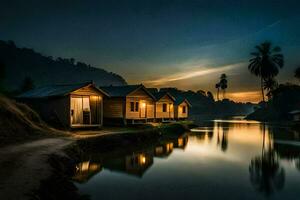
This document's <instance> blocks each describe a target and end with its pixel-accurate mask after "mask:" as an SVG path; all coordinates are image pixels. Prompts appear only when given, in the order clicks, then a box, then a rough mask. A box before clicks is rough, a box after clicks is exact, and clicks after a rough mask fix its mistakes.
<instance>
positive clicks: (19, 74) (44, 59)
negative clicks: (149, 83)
mask: <svg viewBox="0 0 300 200" xmlns="http://www.w3.org/2000/svg"><path fill="white" fill-rule="evenodd" d="M0 61H1V62H3V63H4V65H5V80H4V84H5V86H6V88H7V89H8V90H16V89H18V88H19V87H20V85H21V84H22V81H23V80H24V79H25V78H26V77H29V78H31V79H32V80H33V81H34V84H35V86H43V85H50V84H69V83H80V82H87V81H91V80H93V81H94V82H95V83H96V84H97V85H103V86H106V85H127V83H126V81H125V79H124V78H123V77H122V76H120V75H118V74H115V73H112V72H108V71H106V70H104V69H100V68H96V67H93V66H91V65H88V64H85V63H83V62H75V59H73V58H70V59H66V58H60V57H58V58H56V59H53V57H51V56H45V55H42V54H40V53H38V52H35V51H34V50H33V49H28V48H18V47H17V46H16V45H15V44H14V42H12V41H8V42H5V41H1V40H0Z"/></svg>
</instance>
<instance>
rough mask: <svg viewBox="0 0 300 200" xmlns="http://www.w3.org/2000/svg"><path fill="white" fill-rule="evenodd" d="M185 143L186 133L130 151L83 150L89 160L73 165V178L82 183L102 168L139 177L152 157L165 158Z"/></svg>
mask: <svg viewBox="0 0 300 200" xmlns="http://www.w3.org/2000/svg"><path fill="white" fill-rule="evenodd" d="M187 144H188V135H187V134H179V135H177V134H175V135H172V134H170V135H168V136H165V137H162V138H160V140H158V141H155V142H154V143H152V144H151V145H150V147H149V145H148V146H141V147H139V148H138V149H135V150H134V151H132V152H131V151H130V152H127V151H124V150H117V151H115V152H107V153H104V154H100V153H99V154H98V153H95V152H85V154H86V155H84V156H83V157H89V161H83V162H80V163H78V164H77V165H76V166H75V175H74V177H73V180H74V181H76V182H78V183H84V182H86V181H88V180H89V179H90V178H91V177H92V176H94V175H95V174H97V173H100V172H101V170H102V169H103V168H105V169H108V170H110V171H114V172H121V173H126V174H128V175H133V176H136V177H140V178H141V177H142V176H143V175H144V174H145V172H146V171H147V170H148V169H149V168H150V167H151V166H152V165H153V158H154V157H157V158H167V157H168V156H169V155H170V154H171V153H172V152H173V149H174V148H176V149H182V150H184V149H185V147H186V146H187Z"/></svg>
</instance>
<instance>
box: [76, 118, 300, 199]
mask: <svg viewBox="0 0 300 200" xmlns="http://www.w3.org/2000/svg"><path fill="white" fill-rule="evenodd" d="M143 142H145V141H138V142H137V143H136V144H129V145H127V146H126V145H125V146H121V147H118V146H116V147H115V148H113V149H112V150H109V151H105V152H103V151H93V152H88V151H86V152H85V153H86V154H87V155H84V156H83V159H82V161H81V162H79V164H77V166H76V167H75V175H74V180H75V181H76V182H78V183H81V184H82V185H83V187H81V186H80V185H79V186H80V188H81V189H82V190H83V192H87V193H88V194H91V195H92V196H93V197H94V199H98V198H100V197H103V198H108V199H109V198H112V196H113V198H114V199H119V198H125V199H129V198H130V199H138V198H135V197H137V196H139V195H143V197H145V199H147V197H148V196H149V198H148V199H154V198H158V199H159V198H160V197H162V196H163V197H170V198H172V199H181V198H185V197H186V198H187V199H195V198H196V197H199V195H200V196H202V197H203V199H220V198H223V197H224V196H227V197H228V198H231V199H241V198H244V199H263V198H265V197H267V198H270V199H283V198H285V199H295V198H294V196H293V195H295V194H298V195H300V191H298V190H297V189H296V188H297V186H298V185H299V184H300V173H299V171H300V134H299V131H297V130H291V129H286V128H280V127H274V126H269V125H266V124H260V123H255V122H251V123H243V122H239V123H237V122H236V121H234V122H233V123H231V122H229V121H221V120H218V121H212V122H208V123H205V124H204V123H203V125H202V126H201V127H199V128H195V129H193V130H192V132H190V133H182V134H179V135H178V134H170V135H164V136H162V137H160V138H158V139H156V140H153V141H151V142H147V143H145V144H143ZM87 158H88V159H87ZM98 174H100V176H98ZM115 174H118V175H120V176H118V179H116V176H115ZM95 176H97V177H99V178H97V179H95V182H94V183H93V184H96V185H93V184H92V183H91V181H90V179H91V177H95ZM132 178H133V179H134V180H137V181H133V179H132ZM115 181H117V183H118V187H117V188H114V186H113V185H114V184H115V183H116V182H115ZM158 182H159V184H157V183H158ZM86 183H87V184H86ZM129 185H130V186H129ZM100 186H101V187H102V188H103V189H102V193H101V194H100V191H99V193H98V192H97V191H98V189H95V190H93V191H91V190H90V189H89V188H93V187H95V188H100ZM128 187H131V188H135V190H134V191H143V192H134V191H128ZM145 188H147V189H145ZM115 190H117V191H118V193H116V192H115ZM103 191H105V193H103ZM215 191H218V192H215ZM245 194H247V196H246V197H245ZM150 197H151V198H150Z"/></svg>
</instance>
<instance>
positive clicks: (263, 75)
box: [248, 41, 284, 101]
mask: <svg viewBox="0 0 300 200" xmlns="http://www.w3.org/2000/svg"><path fill="white" fill-rule="evenodd" d="M255 48H256V51H255V52H252V53H251V56H253V58H251V59H250V60H249V62H250V64H249V66H248V69H249V71H250V72H251V73H252V74H254V75H255V76H258V77H260V80H261V93H262V97H263V101H265V95H264V88H263V82H264V79H267V78H273V77H275V76H277V75H278V73H279V69H280V68H282V67H283V65H284V59H283V55H282V54H281V48H280V47H279V46H275V47H272V44H271V42H267V41H266V42H263V43H262V44H260V45H258V46H255Z"/></svg>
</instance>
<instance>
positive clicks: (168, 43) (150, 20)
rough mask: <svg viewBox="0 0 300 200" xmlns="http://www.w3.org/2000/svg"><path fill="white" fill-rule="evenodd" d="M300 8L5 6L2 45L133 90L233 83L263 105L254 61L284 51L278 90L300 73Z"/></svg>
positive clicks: (184, 0)
mask: <svg viewBox="0 0 300 200" xmlns="http://www.w3.org/2000/svg"><path fill="white" fill-rule="evenodd" d="M299 11H300V1H296V0H295V1H289V0H282V1H277V0H272V1H263V2H262V0H251V1H245V0H240V1H238V0H219V1H215V0H209V1H203V0H194V1H192V0H190V1H188V0H181V1H176V0H169V1H167V0H165V1H155V0H149V1H146V0H137V1H125V0H124V1H121V0H119V1H114V0H109V1H87V0H80V1H79V0H69V1H56V0H52V1H45V0H43V1H41V0H40V1H30V0H26V1H25V0H22V1H13V0H10V1H3V0H2V1H1V2H0V25H1V30H0V39H1V40H13V41H15V43H16V44H17V45H18V46H21V47H28V48H33V49H35V50H36V51H38V52H41V53H42V54H45V55H51V56H54V57H58V56H60V57H68V58H70V57H73V58H75V59H76V60H78V61H84V62H86V63H89V64H92V65H94V66H96V67H100V68H104V69H106V70H108V71H113V72H115V73H118V74H120V75H122V76H123V77H124V78H125V79H126V80H127V81H128V83H129V84H136V83H144V84H145V85H146V86H151V87H152V86H155V87H168V86H171V87H177V88H179V89H185V90H187V89H191V90H198V89H203V90H211V91H212V92H215V88H214V86H215V83H216V82H217V81H218V77H219V76H220V74H221V73H226V74H227V75H228V79H229V80H228V81H229V88H228V97H230V98H232V99H234V100H238V101H258V100H259V98H260V96H259V95H260V93H259V92H258V91H259V79H258V78H256V77H254V76H252V75H250V73H249V72H248V70H247V63H248V60H249V53H250V52H251V51H253V50H254V46H255V45H256V44H259V43H260V42H263V41H265V40H269V41H272V42H273V44H275V45H279V46H280V47H282V49H283V54H284V56H285V61H286V62H285V66H284V69H283V70H281V72H280V75H279V76H278V80H279V81H280V82H283V83H285V82H287V81H289V82H293V81H295V79H294V78H293V71H294V69H295V67H296V66H297V65H300V58H299V56H300V12H299Z"/></svg>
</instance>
